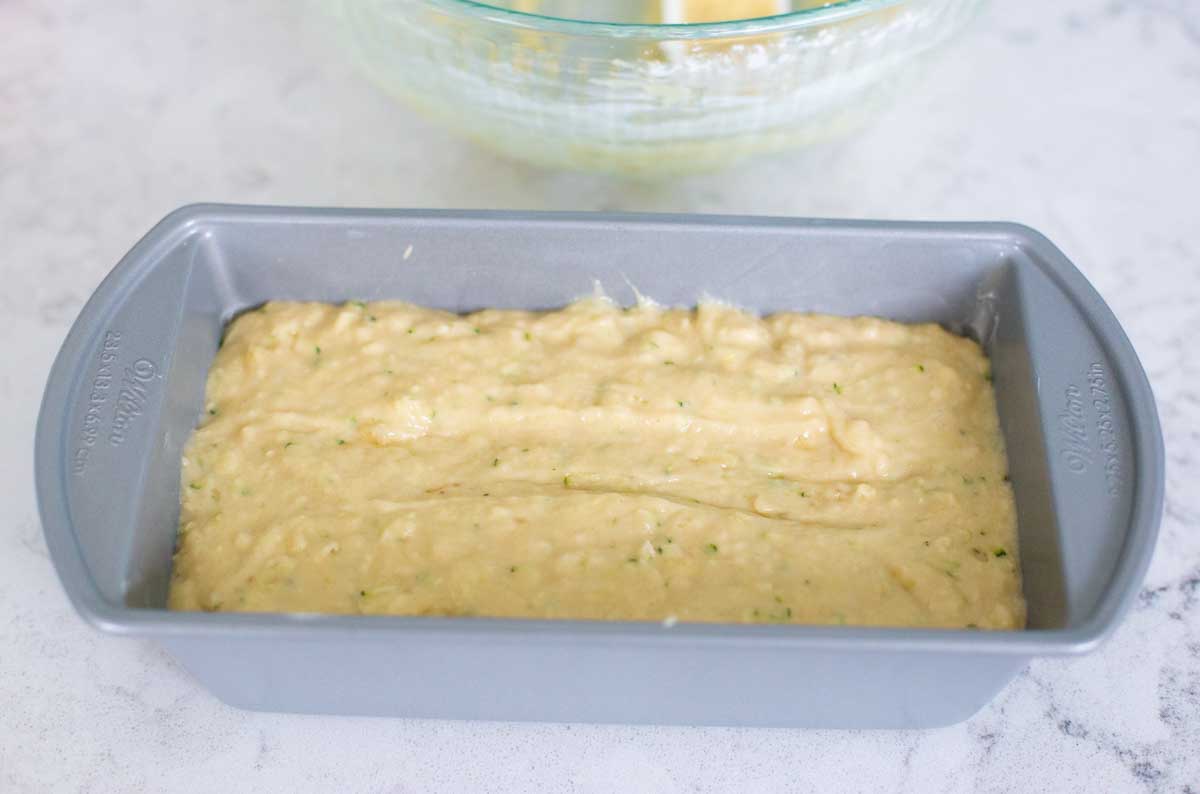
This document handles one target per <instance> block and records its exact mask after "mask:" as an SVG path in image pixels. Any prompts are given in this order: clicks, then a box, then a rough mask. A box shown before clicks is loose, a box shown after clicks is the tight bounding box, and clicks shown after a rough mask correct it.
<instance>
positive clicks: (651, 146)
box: [333, 0, 980, 177]
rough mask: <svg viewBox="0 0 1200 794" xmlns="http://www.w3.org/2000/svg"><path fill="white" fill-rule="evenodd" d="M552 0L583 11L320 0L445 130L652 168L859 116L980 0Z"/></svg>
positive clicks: (534, 151)
mask: <svg viewBox="0 0 1200 794" xmlns="http://www.w3.org/2000/svg"><path fill="white" fill-rule="evenodd" d="M557 2H559V3H560V5H562V4H569V3H570V2H574V3H575V4H576V5H579V6H580V7H581V8H587V9H591V12H590V13H589V14H588V16H590V17H591V19H580V18H564V17H554V16H548V15H546V14H545V13H531V12H528V11H521V10H517V9H518V8H521V7H526V8H528V7H536V8H538V10H539V11H543V12H544V11H545V7H544V6H533V5H532V4H530V0H524V4H523V3H522V0H507V2H504V3H503V5H504V6H505V7H501V5H502V3H501V2H497V3H495V4H485V3H478V2H471V1H470V0H334V6H333V8H334V9H335V12H336V13H337V15H338V17H339V18H340V20H341V23H342V28H343V30H344V31H345V33H346V34H347V40H348V42H349V44H350V46H351V48H352V50H353V52H354V53H355V54H356V55H357V57H358V59H359V60H360V61H361V63H362V65H363V66H364V67H365V68H366V70H367V71H368V73H369V74H370V75H371V76H372V77H373V78H374V79H375V80H376V81H377V82H378V83H379V84H380V85H381V86H383V87H384V88H385V89H386V90H387V91H388V92H389V93H392V94H394V95H396V96H398V97H400V98H402V99H403V100H404V101H406V102H407V103H408V104H410V105H411V106H412V107H414V108H415V109H417V110H418V111H419V112H421V113H423V114H425V115H427V116H429V117H431V118H433V119H435V120H437V121H439V122H441V123H443V124H445V125H446V126H448V127H450V128H451V129H453V130H456V131H458V132H459V133H461V134H463V135H466V136H467V137H469V138H471V139H473V140H475V141H478V142H479V143H481V144H483V145H485V146H488V147H490V148H492V149H495V150H498V151H500V152H502V153H504V154H507V155H510V156H512V157H516V158H519V159H521V160H526V161H529V162H532V163H536V164H539V165H543V166H548V167H555V168H566V169H574V170H590V171H604V172H613V173H621V174H627V175H634V176H647V177H654V176H662V175H670V174H679V173H687V172H693V171H700V170H711V169H715V168H719V167H724V166H727V165H730V164H732V163H734V162H736V161H738V160H740V159H742V158H745V157H747V156H750V155H755V154H760V153H765V152H772V151H779V150H782V149H788V148H793V147H797V146H801V145H804V144H807V143H810V142H814V141H818V140H823V139H827V138H830V137H833V136H835V135H837V134H839V133H842V132H844V131H846V130H848V129H851V128H853V127H856V126H858V125H859V124H860V123H861V122H862V121H863V120H864V119H866V118H868V117H869V116H870V114H871V112H872V111H873V110H874V109H875V108H877V107H878V106H879V105H880V104H882V103H883V102H885V101H886V100H887V98H888V97H889V96H891V95H893V94H894V93H895V92H896V91H897V88H898V86H899V85H900V83H901V78H903V76H904V75H905V73H906V72H908V71H909V69H908V68H907V67H910V66H911V65H912V64H913V62H914V61H915V60H916V56H918V55H920V54H921V53H924V52H927V51H928V50H930V49H931V48H932V47H934V46H935V45H937V44H939V43H941V42H943V41H945V40H946V39H947V38H949V37H950V36H951V35H952V34H953V33H955V32H956V31H958V30H959V29H960V28H961V27H962V26H963V25H964V24H965V22H966V21H967V19H968V18H969V17H970V16H971V14H972V12H973V11H974V10H975V8H976V7H977V6H978V4H979V2H980V0H845V2H841V3H834V4H831V5H825V6H822V7H819V8H809V9H803V10H797V11H791V12H789V13H784V14H779V15H776V16H770V17H763V18H759V19H748V20H739V21H731V22H714V23H697V24H648V23H638V22H632V21H624V20H627V19H629V15H628V14H622V15H621V16H617V15H616V13H615V12H614V13H613V14H611V15H609V16H607V17H606V16H605V15H604V14H602V13H600V11H599V10H598V9H602V8H603V7H604V6H605V4H604V3H603V2H600V0H586V1H585V0H557ZM611 2H613V0H610V3H611ZM629 2H630V0H621V2H616V3H615V5H610V6H609V7H610V8H616V7H618V6H625V7H627V6H629ZM597 19H600V20H604V19H621V20H622V21H617V22H613V21H597Z"/></svg>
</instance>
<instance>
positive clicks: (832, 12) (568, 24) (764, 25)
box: [424, 0, 928, 40]
mask: <svg viewBox="0 0 1200 794" xmlns="http://www.w3.org/2000/svg"><path fill="white" fill-rule="evenodd" d="M424 2H425V4H426V5H428V6H433V7H435V8H439V9H442V10H445V11H449V12H451V13H456V14H460V15H463V16H468V17H473V18H476V19H480V20H482V21H484V22H488V23H492V24H497V25H504V26H507V27H513V28H519V29H523V30H533V31H538V32H553V33H563V34H567V35H572V36H598V37H608V38H648V39H655V40H661V39H713V38H722V37H726V36H743V35H758V34H763V33H778V32H781V31H795V30H802V29H804V28H811V27H819V26H821V25H825V24H828V23H831V22H838V21H842V20H845V19H850V18H853V17H858V16H864V15H866V14H869V13H872V12H875V11H880V10H883V9H886V8H891V7H892V6H897V5H903V4H911V3H914V2H917V3H920V2H928V0H835V2H832V3H830V4H829V5H824V6H818V7H816V8H804V9H800V10H798V11H788V12H786V13H783V14H774V15H772V16H765V17H755V18H752V19H734V20H727V21H724V22H684V23H674V24H660V23H649V22H598V21H592V20H583V19H571V18H567V17H555V16H548V15H545V14H537V13H533V12H530V11H517V10H515V9H511V8H502V7H500V6H496V5H492V4H490V3H488V2H484V1H483V0H424Z"/></svg>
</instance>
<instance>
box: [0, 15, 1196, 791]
mask: <svg viewBox="0 0 1200 794" xmlns="http://www.w3.org/2000/svg"><path fill="white" fill-rule="evenodd" d="M326 27H327V26H326V25H325V23H324V22H323V21H322V18H321V16H320V15H319V14H318V13H317V12H316V11H315V10H314V8H313V6H311V5H309V4H308V3H293V2H285V0H270V1H269V2H258V3H236V2H231V0H208V2H204V3H200V2H195V1H194V0H187V1H186V2H178V3H169V4H168V3H142V2H132V1H131V0H118V1H117V2H112V3H87V2H82V0H65V1H64V2H57V3H51V2H45V1H43V2H39V1H38V0H15V1H14V2H0V30H2V31H4V36H3V38H4V44H3V46H0V338H3V339H4V345H3V359H4V366H3V367H0V403H2V405H3V411H0V428H2V431H3V437H5V438H7V439H8V443H6V444H5V445H4V446H3V448H2V449H0V495H2V502H0V504H2V505H3V512H4V518H3V520H2V521H0V791H4V792H10V791H12V792H21V791H59V790H61V791H75V790H80V791H103V792H116V791H120V792H136V791H167V790H170V791H206V792H207V791H221V792H233V791H300V790H309V789H314V788H320V789H327V790H337V791H377V792H418V791H470V790H494V791H520V790H547V791H550V790H553V791H558V790H568V791H585V792H587V791H596V792H600V791H627V792H638V791H647V792H648V791H655V792H660V791H661V792H676V791H693V790H708V789H714V790H716V789H730V790H739V791H806V790H818V789H830V790H838V791H856V790H876V789H883V790H896V791H912V792H931V791H946V792H959V791H966V790H970V789H972V788H977V789H980V790H1020V791H1043V790H1044V791H1054V790H1074V791H1089V792H1091V791H1126V790H1127V791H1152V792H1158V791H1163V792H1168V791H1169V792H1188V791H1190V792H1200V752H1197V748H1200V487H1198V484H1200V355H1198V354H1197V352H1196V350H1197V341H1196V340H1197V332H1200V200H1198V198H1197V195H1198V193H1197V178H1198V177H1200V5H1197V4H1196V3H1195V2H1193V0H1144V2H1127V0H1063V1H1062V2H1057V3H1052V4H1046V3H1043V2H1037V1H1036V0H1019V1H1018V0H1010V1H1008V2H996V3H994V4H992V5H991V6H990V7H989V8H988V9H987V10H985V12H984V13H983V14H982V15H981V16H980V18H979V19H978V20H976V22H975V23H974V25H973V27H972V28H971V29H970V31H969V32H968V33H967V34H965V35H964V36H963V37H962V38H961V39H959V40H958V41H957V42H956V44H954V45H953V46H952V47H950V48H949V49H947V50H945V51H944V52H943V53H942V54H941V55H940V56H939V57H938V58H937V59H935V60H934V61H933V63H932V64H931V65H930V67H929V68H928V70H927V71H926V72H925V75H924V77H923V78H922V80H921V81H920V83H919V84H918V85H917V86H916V88H915V89H914V90H913V92H912V94H911V95H910V96H909V97H908V98H907V100H906V102H905V103H903V104H902V105H900V106H897V107H894V108H892V109H891V110H889V111H887V112H886V113H885V114H884V115H883V116H882V117H881V118H879V119H878V121H877V123H875V124H874V125H873V126H871V127H870V128H869V129H867V130H865V131H863V132H861V133H858V134H856V135H855V136H853V137H851V138H849V139H847V140H844V141H842V142H839V143H837V144H834V145H827V146H824V147H821V148H819V149H816V150H813V151H809V152H807V153H802V154H798V155H793V156H788V157H785V158H779V159H776V160H772V161H769V162H760V163H757V164H754V165H752V166H750V167H747V168H741V169H738V170H736V171H734V172H730V173H725V174H719V175H709V176H702V177H695V178H689V179H683V180H677V181H674V182H670V183H666V184H658V185H645V184H631V183H625V182H620V181H615V180H611V179H607V178H602V177H597V176H580V175H570V174H554V173H546V172H541V171H537V170H534V169H531V168H528V167H525V166H522V165H518V164H514V163H511V162H506V161H503V160H499V159H497V158H495V157H493V156H492V155H490V154H487V153H485V152H481V151H479V150H476V149H474V148H472V147H471V146H469V145H467V144H465V143H461V142H459V141H457V140H455V139H453V138H451V137H449V136H447V135H446V134H444V133H443V132H442V131H441V130H439V129H436V128H434V127H432V126H430V125H428V124H427V123H426V122H424V121H422V120H420V119H418V118H415V117H413V116H412V115H411V114H410V113H409V112H407V111H406V110H405V109H404V108H402V107H400V106H398V105H396V104H394V103H392V102H391V101H390V100H388V99H387V98H385V97H384V96H382V95H381V94H380V93H379V92H378V91H377V90H376V89H375V88H373V87H372V86H371V85H370V84H369V83H368V82H366V81H365V80H363V79H362V78H361V77H360V76H359V75H358V74H357V73H356V71H355V70H354V68H353V67H352V66H351V65H350V64H349V63H348V59H347V58H345V57H344V56H343V54H342V53H341V52H340V51H339V50H338V48H337V47H336V46H334V45H333V44H332V43H331V42H330V37H329V36H328V31H327V30H326ZM195 201H238V202H260V203H264V202H265V203H288V204H321V205H360V206H385V207H506V208H557V209H561V208H567V209H586V210H613V209H621V210H668V211H687V212H720V213H751V214H774V215H795V216H828V217H866V218H927V219H989V220H990V219H996V220H1000V219H1003V220H1015V221H1021V222H1024V223H1027V224H1029V225H1032V226H1034V227H1035V228H1037V229H1039V230H1041V231H1042V232H1044V233H1046V234H1047V235H1048V236H1049V237H1050V238H1051V239H1052V240H1054V241H1055V242H1056V243H1058V244H1059V245H1060V246H1061V247H1062V248H1063V250H1064V251H1065V252H1066V253H1067V255H1068V256H1069V257H1071V258H1072V259H1073V260H1074V261H1075V262H1076V263H1077V264H1078V265H1079V267H1080V268H1081V269H1082V270H1083V271H1084V272H1085V273H1086V274H1087V276H1088V277H1089V278H1090V279H1091V280H1092V281H1093V283H1094V284H1095V285H1096V287H1097V288H1098V289H1099V291H1100V292H1101V293H1102V294H1103V295H1104V297H1105V298H1106V299H1107V300H1108V302H1109V304H1110V305H1111V306H1112V308H1113V310H1114V311H1115V312H1116V314H1117V316H1118V318H1119V319H1120V320H1121V322H1122V323H1123V324H1124V326H1125V328H1126V329H1127V331H1128V333H1129V335H1130V337H1131V338H1132V340H1133V344H1134V346H1135V347H1136V348H1137V350H1138V352H1139V354H1140V355H1141V358H1142V361H1143V363H1144V364H1145V367H1146V370H1147V371H1148V372H1149V375H1150V380H1151V382H1152V384H1153V387H1154V389H1155V392H1156V395H1157V399H1158V409H1159V412H1160V414H1161V418H1162V423H1163V429H1164V432H1165V436H1166V450H1167V474H1168V483H1167V500H1166V512H1165V515H1164V519H1163V524H1162V532H1161V535H1160V539H1159V544H1158V548H1157V551H1156V554H1155V556H1154V561H1153V564H1152V566H1151V568H1150V573H1149V576H1148V578H1147V580H1146V583H1145V586H1144V588H1143V590H1142V591H1141V593H1140V596H1139V598H1138V599H1137V602H1136V604H1135V606H1134V608H1133V609H1132V610H1131V611H1130V613H1129V615H1128V617H1127V618H1126V620H1125V622H1124V624H1123V625H1122V626H1121V628H1120V629H1119V630H1118V631H1117V632H1116V634H1115V635H1114V636H1113V637H1112V639H1111V640H1110V641H1109V642H1108V643H1107V644H1105V645H1104V646H1102V647H1101V649H1100V650H1099V651H1097V652H1095V653H1093V654H1090V655H1087V656H1082V657H1078V658H1063V659H1042V660H1037V661H1034V662H1033V663H1032V664H1031V665H1030V666H1029V667H1028V669H1027V670H1025V671H1024V672H1023V673H1022V674H1021V675H1020V676H1019V677H1018V678H1017V679H1016V680H1015V681H1013V682H1012V683H1011V684H1010V685H1009V686H1008V687H1007V688H1006V689H1004V690H1003V691H1002V692H1001V693H1000V694H999V695H998V696H997V697H996V699H995V700H994V701H993V702H992V703H991V704H990V705H988V706H986V707H985V708H984V709H983V710H982V711H981V712H980V713H979V714H978V715H976V716H975V717H973V718H972V719H970V720H968V721H967V722H965V723H962V724H960V725H956V726H953V727H949V728H942V729H937V730H927V731H906V732H889V731H877V732H858V731H841V732H839V731H787V730H753V729H697V728H681V727H662V728H654V727H625V726H592V725H558V724H505V723H471V722H441V721H422V720H404V719H358V718H331V717H310V716H294V715H278V714H258V713H247V712H242V711H238V710H235V709H233V708H229V707H227V706H225V705H223V704H222V703H220V702H218V701H217V700H215V699H214V698H213V697H212V696H211V695H209V694H208V693H207V692H206V691H205V690H203V689H201V688H200V687H199V686H198V685H197V684H196V682H195V681H194V680H193V679H192V678H191V677H190V676H189V675H188V674H187V673H186V672H185V671H183V670H182V669H180V667H179V666H178V665H177V664H176V663H175V662H174V661H173V660H172V659H171V657H169V656H168V655H167V654H166V653H165V652H164V651H162V650H161V649H159V648H158V647H157V646H155V645H153V644H151V643H148V642H144V641H140V640H136V639H126V638H120V637H112V636H107V635H102V634H100V633H98V632H97V631H95V630H93V629H92V628H90V627H88V626H86V625H84V623H83V622H82V621H81V620H80V619H79V617H78V616H77V615H76V614H75V612H74V611H73V610H72V608H71V606H70V605H69V604H68V603H67V600H66V598H65V596H64V594H63V591H62V588H61V587H60V585H59V582H58V580H57V578H56V576H55V572H54V570H53V568H52V566H51V564H50V561H49V559H48V558H47V552H46V547H45V544H44V541H43V539H42V533H41V527H40V524H39V521H38V516H37V512H36V508H35V504H34V495H33V474H32V466H31V458H32V455H31V450H32V446H33V425H34V420H35V416H36V413H37V408H38V402H39V399H40V397H41V392H42V387H43V385H44V382H45V377H46V373H47V371H48V368H49V366H50V362H51V359H52V357H53V355H54V353H55V352H56V350H57V349H58V346H59V344H60V343H61V341H62V339H63V336H64V334H65V333H66V331H67V328H68V326H69V324H70V323H71V321H72V319H73V318H74V317H75V315H76V314H77V313H78V311H79V309H80V308H81V307H82V305H83V303H84V301H85V300H86V299H87V297H88V295H89V294H90V292H91V290H92V289H93V288H94V287H95V286H96V285H97V283H98V282H99V281H100V279H101V278H102V277H103V276H104V275H105V273H107V272H108V270H109V269H110V268H111V267H112V266H113V265H114V264H115V263H116V261H117V260H118V259H119V258H120V256H121V255H122V254H123V253H124V252H125V251H126V250H127V249H128V248H129V247H130V245H131V244H132V243H133V242H134V241H135V240H136V239H137V238H138V237H139V236H140V235H141V234H142V233H143V232H145V231H146V230H147V229H148V228H149V227H150V226H151V225H152V224H153V223H154V222H155V221H156V220H158V219H159V218H160V217H161V216H162V215H164V214H165V213H167V212H168V211H170V210H171V209H173V208H175V207H177V206H179V205H181V204H185V203H191V202H195Z"/></svg>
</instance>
